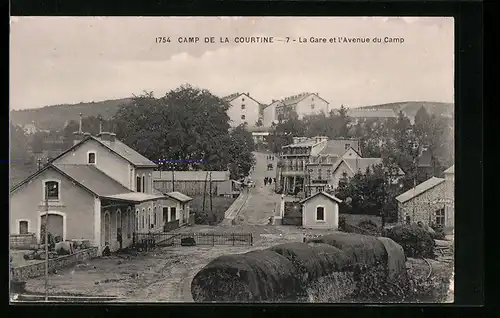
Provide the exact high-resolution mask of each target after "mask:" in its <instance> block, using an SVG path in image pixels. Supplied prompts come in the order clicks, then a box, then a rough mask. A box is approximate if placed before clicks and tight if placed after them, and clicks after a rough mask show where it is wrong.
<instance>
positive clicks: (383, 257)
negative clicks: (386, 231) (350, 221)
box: [307, 232, 387, 266]
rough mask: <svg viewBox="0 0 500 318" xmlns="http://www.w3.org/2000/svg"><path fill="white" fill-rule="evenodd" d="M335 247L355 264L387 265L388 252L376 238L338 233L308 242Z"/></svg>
mask: <svg viewBox="0 0 500 318" xmlns="http://www.w3.org/2000/svg"><path fill="white" fill-rule="evenodd" d="M307 242H308V243H323V244H328V245H331V246H334V247H336V248H338V249H340V250H342V251H343V252H344V253H346V254H347V255H348V257H350V258H351V260H352V262H353V264H362V265H366V266H375V265H376V264H381V263H384V264H385V263H387V252H386V250H385V247H384V244H383V243H382V242H381V241H380V240H378V239H377V237H375V236H368V235H361V234H354V233H344V232H336V233H334V234H329V235H324V236H320V237H317V238H314V239H311V240H308V241H307Z"/></svg>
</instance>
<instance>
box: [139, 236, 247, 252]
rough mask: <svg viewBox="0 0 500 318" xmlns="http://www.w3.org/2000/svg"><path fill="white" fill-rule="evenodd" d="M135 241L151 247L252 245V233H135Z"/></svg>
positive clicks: (144, 246) (146, 247) (145, 247)
mask: <svg viewBox="0 0 500 318" xmlns="http://www.w3.org/2000/svg"><path fill="white" fill-rule="evenodd" d="M134 242H135V243H136V244H137V245H139V246H141V247H143V248H144V249H150V248H153V247H156V246H184V245H188V244H189V245H201V246H216V245H226V246H252V245H253V235H252V233H134Z"/></svg>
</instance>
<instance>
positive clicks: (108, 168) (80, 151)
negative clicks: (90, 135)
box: [54, 140, 130, 188]
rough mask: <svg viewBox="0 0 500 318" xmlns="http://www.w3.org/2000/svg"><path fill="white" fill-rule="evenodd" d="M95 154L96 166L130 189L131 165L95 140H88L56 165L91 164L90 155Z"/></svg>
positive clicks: (57, 161) (56, 162) (60, 159)
mask: <svg viewBox="0 0 500 318" xmlns="http://www.w3.org/2000/svg"><path fill="white" fill-rule="evenodd" d="M94 152H95V157H94V161H95V164H94V165H95V166H96V167H97V168H98V169H99V170H101V171H103V172H104V173H106V174H107V175H108V176H110V177H111V178H113V179H115V180H116V181H118V182H120V183H121V184H122V185H123V186H125V187H127V188H129V187H130V164H129V162H128V161H126V160H125V159H123V158H121V157H120V156H118V155H117V154H115V153H114V152H112V151H111V150H109V149H108V148H106V147H104V146H102V145H101V144H100V143H98V142H97V141H95V140H87V141H86V142H85V143H83V144H81V145H80V146H79V147H77V148H76V149H74V150H72V151H70V152H68V153H66V154H65V155H64V156H62V157H61V158H59V159H57V160H56V161H55V162H54V163H55V164H82V165H85V164H89V155H90V154H91V153H94Z"/></svg>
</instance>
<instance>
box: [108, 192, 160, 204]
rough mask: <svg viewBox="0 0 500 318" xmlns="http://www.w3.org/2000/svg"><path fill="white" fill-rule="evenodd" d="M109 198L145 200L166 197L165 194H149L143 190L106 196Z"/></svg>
mask: <svg viewBox="0 0 500 318" xmlns="http://www.w3.org/2000/svg"><path fill="white" fill-rule="evenodd" d="M105 197H106V198H107V199H112V200H113V199H114V200H123V201H131V202H137V203H138V202H145V201H152V200H158V199H162V198H165V196H164V195H163V194H161V195H158V194H149V193H143V192H128V193H118V194H114V195H107V196H105Z"/></svg>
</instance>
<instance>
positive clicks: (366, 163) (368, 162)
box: [343, 158, 382, 173]
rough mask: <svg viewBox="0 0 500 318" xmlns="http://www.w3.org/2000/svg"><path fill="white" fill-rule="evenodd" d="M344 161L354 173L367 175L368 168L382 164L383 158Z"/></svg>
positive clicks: (346, 159) (347, 159) (348, 159)
mask: <svg viewBox="0 0 500 318" xmlns="http://www.w3.org/2000/svg"><path fill="white" fill-rule="evenodd" d="M343 161H344V162H345V163H347V165H348V166H349V168H351V170H352V171H353V172H354V173H356V172H357V171H358V170H360V171H361V173H365V171H366V168H368V167H371V166H374V165H377V164H380V163H382V158H345V159H343Z"/></svg>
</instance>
